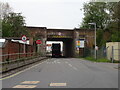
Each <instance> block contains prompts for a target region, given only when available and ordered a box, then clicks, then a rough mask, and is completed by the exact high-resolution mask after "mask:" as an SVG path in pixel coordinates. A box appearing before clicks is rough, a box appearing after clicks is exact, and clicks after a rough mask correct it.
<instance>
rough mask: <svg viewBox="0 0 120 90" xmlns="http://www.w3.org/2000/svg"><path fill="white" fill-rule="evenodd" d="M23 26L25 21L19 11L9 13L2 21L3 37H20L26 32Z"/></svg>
mask: <svg viewBox="0 0 120 90" xmlns="http://www.w3.org/2000/svg"><path fill="white" fill-rule="evenodd" d="M24 26H25V21H24V17H23V16H21V13H9V15H8V16H7V17H5V18H4V19H3V21H2V30H3V31H2V33H3V37H20V36H22V35H23V34H28V33H27V31H26V30H25V27H24Z"/></svg>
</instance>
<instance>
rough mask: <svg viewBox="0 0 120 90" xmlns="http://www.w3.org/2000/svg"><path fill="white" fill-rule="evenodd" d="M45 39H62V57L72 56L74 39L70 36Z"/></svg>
mask: <svg viewBox="0 0 120 90" xmlns="http://www.w3.org/2000/svg"><path fill="white" fill-rule="evenodd" d="M47 41H62V42H63V47H61V48H63V51H62V54H63V55H62V57H65V58H70V57H74V40H73V39H72V38H48V39H47Z"/></svg>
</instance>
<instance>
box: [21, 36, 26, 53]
mask: <svg viewBox="0 0 120 90" xmlns="http://www.w3.org/2000/svg"><path fill="white" fill-rule="evenodd" d="M22 41H23V42H24V51H23V53H25V50H26V47H25V43H26V41H27V37H26V36H25V35H23V36H22Z"/></svg>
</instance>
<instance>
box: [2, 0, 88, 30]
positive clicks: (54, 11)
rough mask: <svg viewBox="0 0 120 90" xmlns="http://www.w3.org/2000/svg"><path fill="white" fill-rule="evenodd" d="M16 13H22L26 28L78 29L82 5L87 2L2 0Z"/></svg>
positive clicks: (74, 0) (81, 0) (78, 0)
mask: <svg viewBox="0 0 120 90" xmlns="http://www.w3.org/2000/svg"><path fill="white" fill-rule="evenodd" d="M2 1H3V2H8V3H9V4H10V6H11V7H12V8H13V11H14V12H16V13H22V15H23V16H24V17H25V20H26V24H27V26H39V27H47V28H68V29H73V28H75V27H79V24H80V23H81V22H82V18H83V17H84V16H83V11H81V10H80V9H82V8H83V3H84V2H88V1H89V0H2Z"/></svg>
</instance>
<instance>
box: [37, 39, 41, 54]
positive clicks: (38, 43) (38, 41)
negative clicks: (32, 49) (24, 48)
mask: <svg viewBox="0 0 120 90" xmlns="http://www.w3.org/2000/svg"><path fill="white" fill-rule="evenodd" d="M36 44H37V45H38V49H37V50H38V53H39V52H40V44H42V41H41V40H36Z"/></svg>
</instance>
